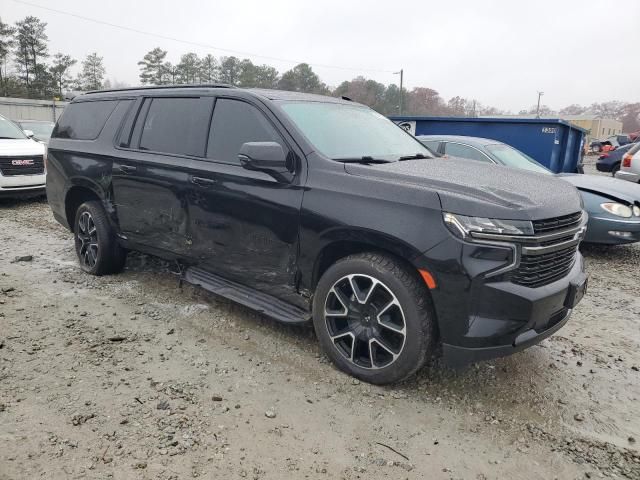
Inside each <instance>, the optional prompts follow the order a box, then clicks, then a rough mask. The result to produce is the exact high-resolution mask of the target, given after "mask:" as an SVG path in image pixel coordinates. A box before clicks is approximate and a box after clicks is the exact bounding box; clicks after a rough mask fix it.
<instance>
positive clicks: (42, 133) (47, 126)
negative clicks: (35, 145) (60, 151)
mask: <svg viewBox="0 0 640 480" xmlns="http://www.w3.org/2000/svg"><path fill="white" fill-rule="evenodd" d="M16 123H17V124H18V126H19V127H20V128H21V129H22V130H23V131H24V132H25V134H26V135H27V136H28V137H30V138H33V139H34V140H37V141H38V142H41V143H44V144H47V143H48V142H49V138H51V132H52V131H53V127H54V126H55V123H53V122H47V121H46V120H16Z"/></svg>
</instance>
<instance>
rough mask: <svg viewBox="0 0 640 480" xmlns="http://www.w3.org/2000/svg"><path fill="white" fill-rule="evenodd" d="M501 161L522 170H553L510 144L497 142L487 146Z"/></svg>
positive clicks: (547, 171) (548, 171) (540, 171)
mask: <svg viewBox="0 0 640 480" xmlns="http://www.w3.org/2000/svg"><path fill="white" fill-rule="evenodd" d="M485 148H486V149H487V150H488V151H489V152H490V153H491V154H492V155H493V156H494V157H496V158H497V159H498V161H499V162H500V163H502V164H503V165H506V166H507V167H513V168H519V169H521V170H531V171H532V172H538V173H548V174H551V171H550V170H548V169H547V168H546V167H544V166H542V165H541V164H539V163H538V162H536V161H535V160H534V159H533V158H531V157H529V156H528V155H525V154H524V153H522V152H521V151H519V150H516V149H515V148H513V147H510V146H509V145H504V144H495V145H487V146H486V147H485Z"/></svg>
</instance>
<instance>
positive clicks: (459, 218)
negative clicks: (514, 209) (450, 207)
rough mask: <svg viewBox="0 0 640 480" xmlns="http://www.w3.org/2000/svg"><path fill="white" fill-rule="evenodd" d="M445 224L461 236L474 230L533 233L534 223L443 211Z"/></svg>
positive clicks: (509, 233)
mask: <svg viewBox="0 0 640 480" xmlns="http://www.w3.org/2000/svg"><path fill="white" fill-rule="evenodd" d="M443 215H444V223H445V225H446V226H447V227H448V228H449V230H451V232H453V234H454V235H456V236H457V237H460V238H464V237H466V236H468V235H469V234H470V233H472V232H477V233H493V234H502V235H533V233H534V232H533V224H532V223H531V222H530V221H528V220H498V219H495V218H482V217H467V216H465V215H458V214H454V213H443Z"/></svg>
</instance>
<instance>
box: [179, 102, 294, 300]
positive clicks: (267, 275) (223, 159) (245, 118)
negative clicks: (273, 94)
mask: <svg viewBox="0 0 640 480" xmlns="http://www.w3.org/2000/svg"><path fill="white" fill-rule="evenodd" d="M264 141H273V142H278V143H280V144H281V145H282V146H283V148H284V150H285V152H288V154H289V155H291V156H292V160H293V163H295V164H296V168H295V172H292V174H291V175H290V176H288V177H286V178H285V177H280V178H275V177H274V176H272V175H270V174H268V173H265V172H258V171H250V170H246V169H244V168H243V167H242V166H240V162H239V160H238V152H239V150H240V147H241V145H242V144H243V143H245V142H264ZM207 145H208V146H207V153H206V157H207V158H206V161H205V162H202V165H201V169H200V172H199V173H198V174H197V175H194V176H193V177H192V178H191V182H192V186H191V188H192V190H191V191H192V194H191V195H190V197H189V213H190V221H191V228H192V233H193V249H194V255H195V256H197V260H198V262H199V264H200V265H201V266H203V268H206V269H207V270H210V271H212V272H214V273H218V274H220V275H221V276H224V277H226V278H229V279H231V280H236V281H238V282H240V283H242V284H245V285H248V286H251V287H253V288H256V289H258V290H262V291H264V292H267V293H270V294H272V295H274V296H277V297H280V298H285V299H287V298H288V299H290V300H291V299H295V298H297V295H293V292H294V288H293V286H294V283H295V272H296V270H295V266H296V259H297V254H298V229H299V214H300V206H301V203H302V192H303V183H304V178H305V175H306V165H305V163H304V162H303V161H302V159H304V157H303V156H302V154H301V152H300V151H298V149H297V146H296V145H295V143H294V142H293V140H292V139H291V137H289V136H288V134H287V132H286V131H284V129H283V128H282V127H281V126H280V125H279V122H278V121H277V119H276V118H275V116H274V115H273V114H272V113H271V112H270V111H269V110H268V109H267V108H266V107H265V106H264V105H262V104H261V103H259V102H257V101H252V100H251V99H244V98H233V97H232V96H229V97H221V98H218V99H217V100H216V103H215V108H214V111H213V118H212V121H211V128H210V131H209V136H208V144H207Z"/></svg>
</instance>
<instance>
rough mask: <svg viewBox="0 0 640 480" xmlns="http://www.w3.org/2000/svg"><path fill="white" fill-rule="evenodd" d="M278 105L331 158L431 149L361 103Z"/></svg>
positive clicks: (377, 156) (427, 154) (428, 154)
mask: <svg viewBox="0 0 640 480" xmlns="http://www.w3.org/2000/svg"><path fill="white" fill-rule="evenodd" d="M281 106H282V109H283V110H284V111H285V113H286V114H287V115H288V116H289V117H290V118H291V120H292V121H293V122H294V123H295V124H296V126H297V127H298V128H299V129H300V130H301V131H302V133H304V135H305V136H306V137H307V139H309V141H310V142H311V143H312V144H313V146H314V147H315V148H316V149H317V150H318V151H319V152H320V153H322V154H323V155H325V156H327V157H329V158H332V159H335V160H346V159H360V158H362V157H371V158H374V159H380V160H389V161H396V160H399V159H400V157H409V156H413V155H418V156H420V155H424V156H425V157H427V158H432V157H433V155H432V154H431V152H430V151H429V150H428V149H427V148H426V147H424V146H423V145H422V144H421V143H420V142H418V141H417V140H416V139H415V138H414V137H413V136H411V135H409V134H408V133H406V132H405V131H404V130H402V129H401V128H400V127H398V126H397V125H396V124H394V123H393V122H392V121H391V120H389V119H387V118H386V117H384V116H382V115H380V114H379V113H377V112H375V111H374V110H371V109H370V108H367V107H363V106H361V105H345V104H342V103H328V102H327V103H324V102H282V103H281Z"/></svg>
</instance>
